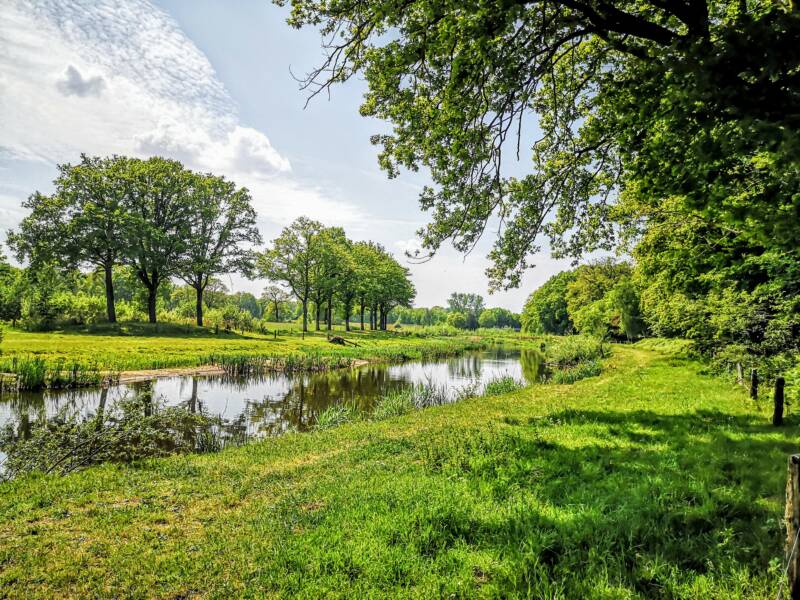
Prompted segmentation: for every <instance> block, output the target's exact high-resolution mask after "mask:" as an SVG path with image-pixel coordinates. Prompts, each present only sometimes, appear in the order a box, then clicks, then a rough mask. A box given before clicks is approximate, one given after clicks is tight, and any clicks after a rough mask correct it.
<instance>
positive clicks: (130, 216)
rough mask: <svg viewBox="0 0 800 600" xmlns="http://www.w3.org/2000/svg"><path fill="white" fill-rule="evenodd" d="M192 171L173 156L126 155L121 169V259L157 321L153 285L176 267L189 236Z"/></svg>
mask: <svg viewBox="0 0 800 600" xmlns="http://www.w3.org/2000/svg"><path fill="white" fill-rule="evenodd" d="M197 185H198V179H197V177H196V176H195V175H194V174H193V173H191V172H190V171H188V170H186V169H185V168H184V167H183V165H182V164H181V163H179V162H178V161H176V160H168V159H165V158H160V157H153V158H150V159H147V160H135V159H131V160H130V161H129V165H128V169H127V173H126V187H127V193H126V195H125V211H124V212H125V219H124V226H123V229H122V236H121V237H122V241H123V243H124V246H125V252H124V254H123V255H122V259H123V261H124V262H125V263H126V264H128V265H129V266H130V267H132V268H133V269H134V271H135V273H136V276H137V278H138V279H139V281H140V282H141V283H142V285H144V287H145V288H146V289H147V314H148V319H149V320H150V322H151V323H155V322H156V321H157V314H156V300H157V298H158V290H159V286H160V285H161V284H162V283H163V282H165V281H168V280H169V279H170V278H171V277H173V276H176V275H178V274H179V273H180V272H181V267H182V265H183V262H182V260H183V258H184V257H185V256H186V252H187V250H188V247H189V245H190V244H191V243H192V241H193V237H192V234H193V231H192V224H193V219H194V218H195V201H194V196H195V188H196V187H197Z"/></svg>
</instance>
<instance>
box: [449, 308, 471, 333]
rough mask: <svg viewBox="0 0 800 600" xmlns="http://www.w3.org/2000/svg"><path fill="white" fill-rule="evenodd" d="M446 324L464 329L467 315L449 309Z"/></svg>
mask: <svg viewBox="0 0 800 600" xmlns="http://www.w3.org/2000/svg"><path fill="white" fill-rule="evenodd" d="M447 324H448V325H450V327H455V328H456V329H466V328H467V316H466V315H465V314H464V313H462V312H458V311H451V312H450V313H448V315H447Z"/></svg>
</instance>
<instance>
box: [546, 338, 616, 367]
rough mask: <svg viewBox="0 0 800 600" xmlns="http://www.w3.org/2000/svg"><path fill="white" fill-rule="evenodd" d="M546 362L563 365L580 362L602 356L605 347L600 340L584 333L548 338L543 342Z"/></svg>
mask: <svg viewBox="0 0 800 600" xmlns="http://www.w3.org/2000/svg"><path fill="white" fill-rule="evenodd" d="M542 345H543V351H544V353H545V356H546V358H547V362H548V363H554V364H556V365H558V366H561V367H565V366H570V365H577V364H578V363H580V362H584V361H588V360H594V359H597V358H603V357H604V356H605V347H604V345H603V342H602V340H600V339H599V338H596V337H590V336H584V335H570V336H565V337H560V338H550V339H548V340H547V341H546V342H544V343H543V344H542Z"/></svg>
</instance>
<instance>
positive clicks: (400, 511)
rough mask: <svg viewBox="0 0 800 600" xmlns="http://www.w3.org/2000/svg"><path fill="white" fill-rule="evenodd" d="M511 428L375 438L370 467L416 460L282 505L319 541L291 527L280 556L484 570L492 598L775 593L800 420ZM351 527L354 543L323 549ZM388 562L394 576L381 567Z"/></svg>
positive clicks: (600, 415)
mask: <svg viewBox="0 0 800 600" xmlns="http://www.w3.org/2000/svg"><path fill="white" fill-rule="evenodd" d="M510 423H511V424H509V421H506V422H505V423H504V424H496V425H495V426H492V427H490V428H481V429H475V430H474V431H467V432H465V431H464V430H463V429H460V428H445V429H444V430H441V431H439V432H435V433H433V434H431V433H430V432H428V433H426V435H425V436H424V437H414V438H412V439H405V440H403V441H401V442H398V441H397V440H389V439H384V440H374V439H373V441H372V442H371V443H370V444H369V445H368V446H367V447H365V448H363V450H362V451H361V452H359V453H358V456H357V457H355V458H354V459H353V460H354V462H356V463H360V464H362V469H363V471H364V472H365V473H373V471H374V470H375V469H377V470H378V471H380V470H381V467H383V466H384V465H385V464H386V462H387V461H390V462H391V461H392V460H393V458H394V459H396V458H398V457H402V456H403V455H408V454H411V455H412V456H413V459H412V461H403V462H397V463H395V464H397V465H398V468H400V469H401V470H402V466H401V465H405V464H408V463H409V462H411V463H412V464H416V465H419V467H418V468H415V469H412V470H408V471H407V472H404V473H400V472H395V473H391V474H390V475H387V476H379V475H371V477H373V480H372V481H369V482H366V481H359V482H358V483H356V484H354V485H353V486H347V487H344V488H340V489H337V490H329V493H330V494H332V495H333V498H332V499H331V500H330V501H329V502H328V503H327V506H328V508H327V509H325V510H323V511H321V512H318V513H314V514H313V515H298V514H297V512H296V504H293V503H292V502H291V501H288V502H287V504H286V506H285V510H286V513H287V514H293V515H294V517H293V519H294V522H295V523H298V522H299V525H297V527H299V529H300V530H305V529H306V528H308V529H309V530H310V531H313V536H314V538H315V539H316V540H317V541H318V543H317V544H316V545H311V546H309V544H308V537H307V536H306V535H305V534H303V535H299V536H298V535H289V536H287V539H286V540H285V545H284V547H283V549H282V550H281V553H282V554H283V555H284V558H285V559H286V560H287V561H288V562H287V563H286V564H287V565H288V564H290V563H292V560H293V558H292V557H293V556H294V554H295V553H301V554H302V555H303V556H304V560H305V561H306V563H305V564H306V567H308V564H309V562H308V561H310V562H311V564H323V563H326V562H330V561H331V560H332V558H331V557H332V556H334V555H340V554H341V555H343V556H345V557H346V560H345V561H344V563H343V564H345V563H346V564H347V565H349V566H348V573H347V574H346V575H347V577H348V578H351V577H353V573H354V572H355V573H357V575H356V577H357V578H359V577H360V578H364V579H370V580H372V581H373V582H374V583H377V582H378V581H382V580H383V581H386V582H393V584H397V585H408V584H409V582H410V581H413V580H414V578H415V577H416V578H418V577H421V576H422V575H421V573H424V572H432V573H435V574H436V576H437V577H444V578H445V580H451V581H453V582H455V581H457V579H458V578H457V572H458V571H459V570H463V569H465V568H468V569H477V570H478V571H479V572H480V576H479V577H478V576H476V582H475V586H476V589H477V588H479V587H482V586H489V588H487V589H486V590H484V592H486V594H487V595H495V594H497V595H501V596H521V597H533V598H550V597H564V598H589V597H604V598H605V597H629V595H632V596H633V597H648V598H679V597H680V598H695V597H719V598H727V597H746V598H761V597H769V596H771V595H774V589H775V585H776V584H777V571H776V570H775V566H776V559H777V560H778V561H779V560H780V557H781V556H782V548H783V532H782V526H781V518H782V503H783V491H784V485H785V469H786V458H787V455H788V454H790V453H792V452H795V451H797V448H798V445H797V442H796V434H797V430H798V423H797V420H796V419H792V420H791V421H789V422H788V423H787V424H786V426H785V427H783V428H779V429H778V428H773V427H772V426H771V425H769V424H768V423H766V422H765V420H764V419H762V418H759V417H758V416H756V415H752V416H741V415H729V414H726V413H724V412H717V411H708V410H698V411H695V412H693V413H690V414H685V415H665V414H660V413H656V412H650V411H634V412H613V411H608V412H606V411H582V410H565V411H561V412H557V413H553V414H550V415H548V416H546V417H543V418H531V419H530V420H529V421H527V422H525V421H522V422H520V421H514V420H511V421H510ZM384 471H385V467H384ZM401 490H402V491H401ZM353 504H357V505H358V510H357V511H354V510H353V509H352V505H353ZM359 515H360V516H359ZM364 515H371V516H372V520H371V521H370V522H364V521H363V520H362V518H361V517H363V516H364ZM376 515H380V517H376ZM350 530H352V531H359V536H358V539H359V540H362V542H360V543H359V544H356V543H353V544H351V543H350V541H349V540H346V539H344V540H342V539H338V540H337V541H336V542H329V543H326V544H322V545H320V544H319V540H323V539H326V536H328V535H330V534H332V532H334V531H335V532H341V531H350ZM295 531H296V530H295ZM330 539H336V538H335V537H334V538H330ZM364 539H372V540H374V541H376V540H379V542H376V543H373V544H372V545H370V544H365V543H363V540H364ZM351 551H352V552H359V553H361V556H357V555H355V554H351ZM387 556H391V557H392V559H391V561H393V562H394V565H393V566H392V568H391V569H393V570H391V569H389V567H386V568H385V569H383V568H381V567H378V566H376V561H379V562H380V561H382V560H386V559H387ZM486 556H491V557H492V559H491V560H489V561H488V564H489V565H490V566H489V567H487V566H486V564H483V563H486V562H487V561H486V560H482V557H483V558H484V559H485V557H486ZM364 561H368V562H369V564H365V562H364ZM471 561H472V562H471ZM771 561H772V563H773V564H772V566H771ZM479 567H480V568H479ZM492 567H493V568H492ZM334 571H335V569H334ZM478 571H476V572H478ZM339 575H344V574H343V573H339ZM306 583H308V582H306ZM304 585H305V583H304ZM454 585H455V583H454ZM302 589H303V587H302V586H301V587H297V588H292V589H289V590H285V589H284V591H290V592H292V593H300V592H301V591H302ZM453 590H455V591H453ZM451 591H453V593H456V594H457V595H460V594H461V593H462V592H463V590H461V591H458V590H457V589H456V588H453V589H452V590H451Z"/></svg>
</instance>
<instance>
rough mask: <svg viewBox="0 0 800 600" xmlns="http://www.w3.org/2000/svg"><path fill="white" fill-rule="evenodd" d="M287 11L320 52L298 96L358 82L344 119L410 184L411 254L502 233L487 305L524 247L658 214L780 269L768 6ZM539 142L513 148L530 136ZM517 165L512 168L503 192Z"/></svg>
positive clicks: (780, 59) (788, 169)
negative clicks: (361, 84)
mask: <svg viewBox="0 0 800 600" xmlns="http://www.w3.org/2000/svg"><path fill="white" fill-rule="evenodd" d="M276 1H277V3H278V4H291V6H292V12H291V16H290V18H289V23H290V24H291V25H293V26H296V27H301V26H306V25H308V26H313V27H317V28H319V29H320V30H321V32H322V33H323V36H324V38H323V39H324V48H325V50H326V52H327V54H326V59H325V60H324V62H323V63H322V64H321V65H320V66H319V68H317V69H315V70H314V71H312V72H311V73H310V74H309V75H308V77H307V79H306V82H305V83H306V87H307V89H308V90H309V91H310V92H311V93H312V94H317V93H320V92H324V91H327V90H329V88H330V87H331V86H332V85H334V84H336V83H338V82H342V81H345V80H347V79H349V78H351V77H353V76H354V75H356V74H363V76H364V77H365V79H366V81H367V84H368V86H369V90H368V92H367V94H366V96H365V100H364V102H363V104H362V106H361V113H362V114H363V115H365V116H374V117H378V118H381V119H384V120H387V121H389V122H390V123H391V125H392V132H391V133H388V134H381V135H376V136H374V137H373V142H374V143H375V144H377V145H379V146H380V147H381V153H380V163H381V165H382V166H383V168H384V169H385V170H386V171H387V172H388V174H389V175H390V176H395V175H396V174H397V173H398V172H399V170H400V169H403V168H406V169H412V170H416V169H419V168H425V169H427V170H428V171H429V172H430V174H431V177H432V179H433V181H434V186H433V187H430V188H426V189H425V190H424V191H423V193H422V195H421V197H420V202H421V206H422V208H423V209H424V210H426V211H429V212H430V215H431V216H430V222H429V224H428V225H427V226H426V227H425V228H424V229H423V230H422V231H421V238H422V243H423V247H424V248H425V249H426V250H427V251H435V250H437V249H438V248H439V247H440V245H441V244H442V243H443V242H444V241H446V240H448V239H449V240H451V241H452V242H453V243H454V245H455V247H456V248H458V249H460V250H468V249H470V248H472V247H473V246H474V244H475V243H476V241H477V239H478V238H479V237H480V236H481V235H482V234H483V232H484V230H485V228H486V226H487V223H488V221H489V219H490V218H491V217H492V216H495V217H499V218H500V219H501V222H502V224H503V228H502V231H501V233H500V235H499V237H498V240H497V242H496V244H495V247H494V249H493V251H492V252H491V258H492V266H491V267H490V268H489V271H488V274H489V276H490V280H491V283H492V285H493V287H495V288H500V287H507V286H513V285H517V284H518V283H519V280H520V279H519V278H520V276H521V273H522V272H524V270H525V269H526V268H527V267H528V266H529V263H530V257H531V255H532V253H534V252H536V251H538V250H539V249H540V248H541V245H540V243H541V238H542V237H543V236H544V237H545V238H549V239H548V241H549V244H550V246H551V248H552V250H553V252H554V253H555V254H556V255H557V256H571V257H579V256H580V255H581V254H582V253H583V252H585V251H586V250H590V249H595V248H608V247H610V246H611V244H613V242H614V239H615V235H614V229H615V228H614V221H613V218H618V217H619V215H615V214H614V211H613V210H612V209H613V208H615V207H616V206H617V205H618V203H617V198H618V197H620V196H621V195H622V196H625V195H626V194H629V195H634V196H638V197H639V199H640V202H641V204H640V207H639V208H645V207H646V208H647V210H640V211H638V212H636V213H633V214H629V215H628V218H630V219H631V220H633V221H635V222H641V219H645V220H646V219H649V218H651V217H652V215H653V213H654V212H658V211H660V210H661V209H662V208H663V207H662V204H663V202H664V201H666V200H667V199H670V198H678V199H679V205H680V210H682V211H686V212H688V213H691V214H692V215H694V216H695V217H696V218H698V219H702V220H704V221H706V222H709V221H712V220H713V221H716V222H719V223H726V224H727V225H728V226H729V227H732V228H734V229H736V230H737V231H739V232H744V231H746V232H747V237H748V238H750V239H752V240H760V241H761V242H762V243H769V244H771V245H777V246H779V247H781V248H784V249H786V250H787V251H790V252H794V251H795V248H797V246H798V244H797V239H798V237H799V236H800V229H799V228H798V227H797V222H798V216H800V203H798V201H797V198H798V197H800V195H799V194H798V192H799V191H800V188H799V187H798V183H800V177H798V170H797V168H796V164H797V163H796V157H797V156H798V153H797V150H798V145H799V144H800V138H798V133H797V132H798V128H797V122H798V119H799V118H800V110H799V109H800V86H798V83H800V72H798V70H797V68H796V67H797V64H799V63H800V47H798V44H797V43H796V40H797V39H798V38H800V11H798V8H797V5H796V4H794V3H788V4H787V3H778V2H772V1H768V0H757V1H755V2H749V3H742V2H739V1H736V2H734V1H710V0H709V1H706V0H642V1H636V2H633V1H625V2H610V1H606V0H599V1H594V2H583V1H573V0H570V1H569V2H563V1H553V0H540V1H538V2H532V1H525V0H522V1H513V2H508V1H505V0H468V1H466V2H462V1H459V2H452V1H446V2H440V1H438V0H437V1H433V0H410V1H404V2H394V1H391V0H390V1H381V2H355V1H353V0H276ZM534 122H535V124H536V126H537V127H538V129H539V130H540V135H538V136H537V138H536V139H534V138H532V137H528V136H529V135H530V134H528V131H529V130H530V128H531V125H532V123H534ZM523 148H530V152H531V159H532V169H531V172H530V173H529V174H527V175H524V176H522V177H511V176H509V175H507V172H506V169H505V164H506V162H507V161H506V157H507V156H508V155H509V154H511V155H513V154H515V153H516V154H517V155H520V154H521V151H522V149H523Z"/></svg>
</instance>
